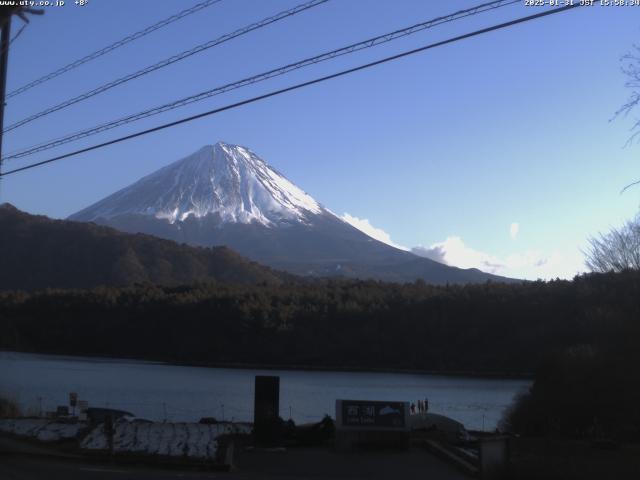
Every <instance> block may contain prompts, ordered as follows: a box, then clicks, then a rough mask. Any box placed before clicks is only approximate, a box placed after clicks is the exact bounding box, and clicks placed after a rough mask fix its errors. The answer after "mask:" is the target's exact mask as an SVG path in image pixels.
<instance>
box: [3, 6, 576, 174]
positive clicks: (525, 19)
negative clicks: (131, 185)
mask: <svg viewBox="0 0 640 480" xmlns="http://www.w3.org/2000/svg"><path fill="white" fill-rule="evenodd" d="M580 6H582V5H581V4H579V3H576V4H573V5H566V6H564V7H559V8H554V9H552V10H546V11H544V12H539V13H536V14H533V15H529V16H526V17H520V18H517V19H515V20H511V21H508V22H504V23H500V24H497V25H493V26H491V27H486V28H482V29H480V30H475V31H473V32H470V33H466V34H463V35H458V36H456V37H452V38H449V39H446V40H442V41H439V42H436V43H431V44H429V45H425V46H422V47H419V48H415V49H413V50H408V51H405V52H402V53H399V54H396V55H392V56H389V57H385V58H382V59H380V60H376V61H374V62H370V63H366V64H363V65H359V66H357V67H353V68H349V69H347V70H342V71H340V72H337V73H333V74H330V75H326V76H323V77H319V78H315V79H313V80H308V81H306V82H302V83H298V84H296V85H292V86H290V87H286V88H282V89H279V90H274V91H271V92H269V93H265V94H263V95H258V96H256V97H252V98H249V99H246V100H242V101H240V102H236V103H232V104H230V105H225V106H224V107H219V108H216V109H213V110H209V111H206V112H202V113H199V114H197V115H192V116H189V117H185V118H182V119H180V120H175V121H173V122H169V123H165V124H163V125H159V126H157V127H153V128H149V129H146V130H142V131H139V132H136V133H132V134H130V135H125V136H123V137H119V138H116V139H113V140H109V141H107V142H103V143H100V144H97V145H92V146H90V147H86V148H82V149H79V150H76V151H73V152H69V153H66V154H63V155H58V156H56V157H53V158H49V159H47V160H43V161H40V162H36V163H32V164H29V165H26V166H24V167H20V168H15V169H13V170H9V171H7V172H4V173H1V174H0V177H4V176H7V175H12V174H15V173H18V172H22V171H25V170H29V169H32V168H36V167H40V166H42V165H46V164H49V163H52V162H56V161H59V160H62V159H65V158H69V157H73V156H76V155H80V154H81V153H86V152H90V151H93V150H98V149H100V148H104V147H107V146H109V145H114V144H116V143H121V142H124V141H126V140H131V139H133V138H137V137H141V136H143V135H147V134H150V133H154V132H157V131H160V130H164V129H166V128H170V127H174V126H177V125H181V124H183V123H188V122H191V121H194V120H197V119H200V118H204V117H208V116H211V115H215V114H217V113H220V112H224V111H226V110H231V109H234V108H238V107H241V106H243V105H248V104H250V103H254V102H257V101H260V100H264V99H267V98H271V97H274V96H277V95H281V94H283V93H287V92H291V91H294V90H298V89H301V88H304V87H308V86H310V85H315V84H317V83H321V82H325V81H327V80H332V79H334V78H338V77H342V76H345V75H348V74H351V73H354V72H358V71H360V70H365V69H368V68H371V67H374V66H377V65H381V64H384V63H387V62H391V61H394V60H398V59H400V58H404V57H407V56H409V55H414V54H416V53H420V52H423V51H425V50H430V49H432V48H436V47H440V46H443V45H447V44H450V43H454V42H457V41H460V40H464V39H467V38H471V37H475V36H478V35H482V34H484V33H488V32H492V31H495V30H500V29H503V28H507V27H512V26H514V25H517V24H520V23H524V22H528V21H531V20H536V19H538V18H542V17H546V16H549V15H554V14H557V13H561V12H565V11H567V10H571V9H574V8H578V7H580Z"/></svg>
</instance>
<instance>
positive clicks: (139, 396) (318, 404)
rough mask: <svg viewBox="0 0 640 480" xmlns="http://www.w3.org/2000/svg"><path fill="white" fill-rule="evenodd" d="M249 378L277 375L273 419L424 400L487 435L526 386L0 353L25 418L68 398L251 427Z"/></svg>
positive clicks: (1, 373)
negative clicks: (342, 404) (338, 405)
mask: <svg viewBox="0 0 640 480" xmlns="http://www.w3.org/2000/svg"><path fill="white" fill-rule="evenodd" d="M256 375H279V376H280V416H281V417H282V418H284V419H288V418H289V417H290V416H291V418H293V420H294V421H295V422H296V423H307V422H312V421H317V420H319V419H321V418H322V416H323V415H324V414H326V413H328V414H330V415H331V416H335V412H334V411H335V400H336V399H353V400H400V401H409V402H412V401H413V402H415V401H417V399H418V398H425V397H428V398H429V411H430V412H433V413H440V414H443V415H447V416H449V417H452V418H454V419H456V420H458V421H460V422H462V423H463V424H464V425H465V426H466V427H467V428H468V429H476V430H481V429H483V427H484V429H487V430H489V429H494V428H495V427H496V425H497V422H498V421H499V419H500V417H501V415H502V413H503V411H504V409H505V408H506V407H507V406H509V404H510V403H511V401H512V399H513V397H514V395H515V394H517V393H518V392H521V391H524V390H526V389H527V388H528V387H529V385H530V382H529V381H527V380H497V379H478V378H463V377H447V376H436V375H417V374H402V373H367V372H318V371H290V370H255V369H246V370H245V369H242V370H241V369H229V368H205V367H184V366H174V365H165V364H160V363H151V362H141V361H134V360H120V359H105V358H86V357H68V356H58V355H39V354H25V353H14V352H0V394H2V395H5V396H9V397H11V398H13V399H15V400H16V401H18V402H19V404H20V405H21V406H22V407H23V408H25V409H29V410H30V411H31V412H33V413H38V411H49V410H55V407H56V406H57V405H67V404H68V401H69V392H72V391H73V392H77V393H78V394H79V398H80V399H83V400H88V402H89V406H93V407H103V406H106V407H110V408H118V409H123V410H127V411H129V412H132V413H133V414H135V415H137V416H139V417H144V418H148V419H150V420H163V419H167V420H169V421H197V420H198V419H200V418H201V417H205V416H209V417H215V418H217V419H220V420H222V419H226V420H229V419H232V418H233V419H234V420H238V421H251V420H252V418H253V389H254V377H255V376H256Z"/></svg>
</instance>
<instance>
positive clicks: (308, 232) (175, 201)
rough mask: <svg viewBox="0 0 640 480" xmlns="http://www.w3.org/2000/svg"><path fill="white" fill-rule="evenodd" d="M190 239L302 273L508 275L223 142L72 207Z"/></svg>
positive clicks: (127, 226) (91, 216)
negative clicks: (406, 235) (430, 249)
mask: <svg viewBox="0 0 640 480" xmlns="http://www.w3.org/2000/svg"><path fill="white" fill-rule="evenodd" d="M69 219H70V220H77V221H91V222H95V223H99V224H105V225H110V226H112V227H115V228H117V229H119V230H122V231H125V232H132V233H136V232H141V233H148V234H151V235H156V236H158V237H162V238H167V239H170V240H175V241H177V242H182V243H188V244H191V245H201V246H214V245H225V246H228V247H230V248H231V249H233V250H235V251H237V252H238V253H240V254H241V255H244V256H246V257H249V258H250V259H252V260H255V261H258V262H261V263H264V264H266V265H269V266H271V267H274V268H278V269H283V270H286V271H289V272H291V273H295V274H299V275H314V276H335V275H338V276H346V277H358V278H375V279H380V280H390V281H414V280H417V279H423V280H425V281H429V282H432V283H446V282H449V283H467V282H484V281H486V280H489V279H493V280H497V281H500V280H508V279H504V278H502V277H497V276H494V275H490V274H486V273H483V272H480V271H479V270H476V269H467V270H464V269H459V268H455V267H449V266H447V265H443V264H441V263H438V262H435V261H433V260H430V259H427V258H422V257H418V256H416V255H414V254H412V253H409V252H406V251H403V250H399V249H396V248H394V247H391V246H389V245H386V244H384V243H381V242H379V241H377V240H374V239H373V238H371V237H369V236H367V235H366V234H365V233H363V232H361V231H360V230H358V229H356V228H354V227H353V226H351V225H350V224H348V223H347V222H345V221H344V220H342V219H341V218H339V217H338V216H336V215H335V214H333V213H332V212H331V211H329V210H328V209H326V208H324V207H323V206H322V205H320V204H319V203H318V202H317V201H316V200H314V199H313V198H312V197H311V196H309V195H308V194H306V193H305V192H304V191H303V190H302V189H300V188H299V187H297V186H296V185H294V184H293V183H292V182H290V181H289V180H288V179H287V178H286V177H284V175H282V174H281V173H279V172H278V171H277V170H275V169H274V168H272V167H270V166H269V165H267V163H266V162H265V161H264V160H262V159H261V158H259V157H258V156H257V155H255V154H254V153H253V152H251V151H250V150H249V149H247V148H245V147H241V146H237V145H230V144H226V143H222V142H218V143H216V144H215V145H213V146H206V147H203V148H202V149H200V150H199V151H198V152H196V153H194V154H193V155H190V156H188V157H186V158H184V159H182V160H179V161H177V162H175V163H172V164H170V165H168V166H166V167H164V168H161V169H160V170H158V171H156V172H154V173H152V174H150V175H148V176H146V177H144V178H142V179H140V180H139V181H137V182H135V183H134V184H132V185H130V186H128V187H126V188H123V189H122V190H120V191H118V192H116V193H114V194H112V195H110V196H108V197H106V198H105V199H103V200H101V201H99V202H97V203H95V204H94V205H91V206H90V207H88V208H86V209H84V210H82V211H80V212H78V213H76V214H74V215H72V216H71V217H69Z"/></svg>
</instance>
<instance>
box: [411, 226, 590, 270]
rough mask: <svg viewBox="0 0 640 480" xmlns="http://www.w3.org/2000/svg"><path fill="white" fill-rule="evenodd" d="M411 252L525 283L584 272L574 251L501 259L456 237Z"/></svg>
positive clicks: (539, 253) (555, 251)
mask: <svg viewBox="0 0 640 480" xmlns="http://www.w3.org/2000/svg"><path fill="white" fill-rule="evenodd" d="M411 251H412V252H413V253H415V254H416V255H420V256H423V257H427V258H431V259H432V260H436V261H439V262H441V263H445V264H447V265H451V266H455V267H460V268H478V269H480V270H482V271H484V272H489V273H495V274H496V275H503V276H507V277H513V278H523V279H528V280H536V279H538V278H542V279H545V280H548V279H553V278H556V277H559V278H568V279H571V278H573V277H574V276H575V275H576V274H577V273H580V272H582V271H584V257H583V256H582V254H580V252H579V251H577V250H575V251H573V250H566V251H560V250H554V251H553V252H550V253H542V252H539V251H534V250H527V251H525V252H520V253H513V254H510V255H507V256H502V257H501V256H497V255H491V254H489V253H485V252H481V251H478V250H475V249H473V248H471V247H468V246H467V245H465V243H464V242H463V241H462V239H461V238H460V237H457V236H450V237H447V239H446V240H444V241H443V242H438V243H434V244H433V245H431V246H430V247H415V248H413V249H411Z"/></svg>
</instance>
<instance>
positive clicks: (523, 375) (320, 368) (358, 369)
mask: <svg viewBox="0 0 640 480" xmlns="http://www.w3.org/2000/svg"><path fill="white" fill-rule="evenodd" d="M5 353H8V354H12V353H15V354H31V355H47V356H54V357H71V358H74V359H78V360H80V359H82V360H89V361H91V360H93V361H97V360H102V361H105V362H123V363H124V362H138V363H147V364H155V365H166V366H176V367H199V368H226V369H237V370H283V371H309V372H344V373H349V372H353V373H390V374H394V373H395V374H410V375H431V376H438V377H461V378H477V379H493V380H533V378H534V374H533V373H531V372H519V373H509V372H476V371H442V370H422V369H409V368H406V369H404V368H384V367H364V366H344V367H341V366H337V365H335V366H327V365H287V364H284V365H279V364H256V363H241V362H194V361H191V362H182V361H171V360H156V359H148V358H130V357H104V356H100V355H92V354H88V353H83V354H70V353H60V352H34V351H16V350H2V349H0V354H5Z"/></svg>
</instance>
